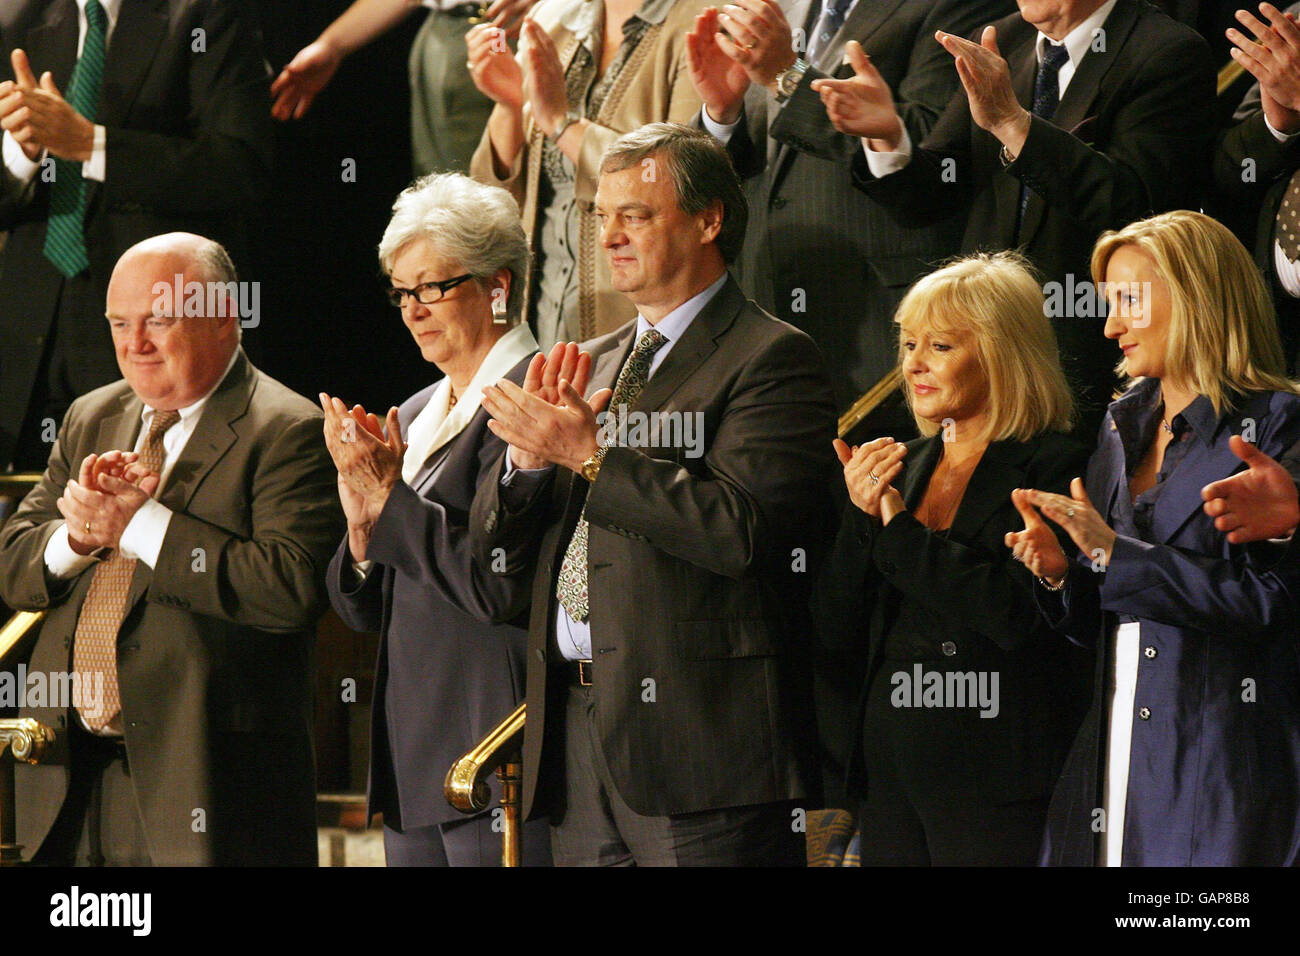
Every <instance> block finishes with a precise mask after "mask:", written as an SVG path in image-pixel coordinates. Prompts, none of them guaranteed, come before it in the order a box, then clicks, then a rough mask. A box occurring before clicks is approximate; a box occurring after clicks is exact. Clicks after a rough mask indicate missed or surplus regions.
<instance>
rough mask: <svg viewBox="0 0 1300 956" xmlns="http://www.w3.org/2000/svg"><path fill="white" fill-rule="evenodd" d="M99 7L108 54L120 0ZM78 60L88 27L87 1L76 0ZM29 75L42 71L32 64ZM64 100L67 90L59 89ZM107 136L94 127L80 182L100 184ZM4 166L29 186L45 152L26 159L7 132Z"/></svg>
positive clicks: (104, 165)
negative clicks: (88, 181) (104, 20)
mask: <svg viewBox="0 0 1300 956" xmlns="http://www.w3.org/2000/svg"><path fill="white" fill-rule="evenodd" d="M100 5H101V6H102V7H103V8H104V13H105V14H106V15H107V16H106V19H107V21H108V22H107V23H106V24H105V25H104V52H105V55H107V52H108V44H109V43H110V42H112V39H113V28H114V27H116V26H117V16H118V14H119V13H120V12H121V10H122V0H100ZM77 24H78V27H77V30H78V32H77V58H78V59H80V58H81V48H82V47H83V46H85V43H86V30H87V29H88V28H89V25H90V24H89V21H88V20H87V19H86V0H77ZM32 72H33V73H34V74H36V79H37V81H38V82H39V80H40V77H41V74H42V73H44V72H45V69H44V67H43V66H42V65H41V64H40V63H33V64H32ZM59 92H60V93H62V94H63V96H64V98H65V99H66V98H67V95H68V91H67V90H59ZM107 138H108V133H107V132H106V131H105V129H104V127H102V126H100V125H99V124H95V141H94V144H93V146H92V147H91V154H90V159H88V160H86V161H85V162H84V163H82V164H81V176H82V178H83V179H94V180H96V181H98V182H101V183H102V182H103V181H104V177H105V175H106V168H107V159H106V158H105V152H104V150H105V142H106V141H107ZM3 154H4V164H5V167H6V168H7V169H8V170H9V172H10V174H11V175H12V176H13V177H14V178H15V179H17V180H18V181H19V182H22V183H29V182H31V181H32V178H33V177H34V176H35V175H36V172H37V170H39V169H40V168H41V161H42V160H44V159H45V155H46V154H45V153H44V152H42V153H41V155H40V157H39V158H38V159H37V160H35V161H32V160H30V159H28V158H27V154H26V153H24V152H23V148H22V147H21V146H19V145H18V142H17V140H15V139H14V138H13V137H12V136H10V135H9V134H8V133H7V132H6V133H5V134H4V145H3Z"/></svg>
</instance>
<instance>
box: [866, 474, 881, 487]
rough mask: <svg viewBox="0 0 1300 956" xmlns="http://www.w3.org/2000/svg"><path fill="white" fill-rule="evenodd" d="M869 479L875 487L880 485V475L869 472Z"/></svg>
mask: <svg viewBox="0 0 1300 956" xmlns="http://www.w3.org/2000/svg"><path fill="white" fill-rule="evenodd" d="M867 477H868V478H870V479H871V483H872V484H873V485H878V484H880V476H879V475H877V474H874V473H872V472H870V471H869V472H867Z"/></svg>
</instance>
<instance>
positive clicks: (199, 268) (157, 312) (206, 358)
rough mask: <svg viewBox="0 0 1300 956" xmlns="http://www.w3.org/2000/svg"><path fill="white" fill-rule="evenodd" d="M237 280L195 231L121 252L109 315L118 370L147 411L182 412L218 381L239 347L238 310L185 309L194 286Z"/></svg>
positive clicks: (220, 253)
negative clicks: (197, 311)
mask: <svg viewBox="0 0 1300 956" xmlns="http://www.w3.org/2000/svg"><path fill="white" fill-rule="evenodd" d="M235 281H236V277H235V270H234V267H233V265H231V263H230V257H229V256H228V255H227V254H226V251H225V250H224V249H223V248H222V247H221V245H220V244H219V243H216V242H213V241H212V240H211V239H206V238H204V237H203V236H196V235H194V234H192V233H187V232H173V233H167V234H166V235H161V236H153V237H152V238H149V239H146V240H144V241H143V242H138V243H136V244H135V245H134V246H132V247H131V248H130V249H128V250H127V251H126V252H124V253H123V254H122V257H121V258H120V259H119V260H118V261H117V265H116V267H114V269H113V275H112V278H110V279H109V283H108V301H107V310H106V312H107V318H108V323H109V329H110V331H111V332H112V336H113V349H114V351H115V353H116V354H117V363H118V367H119V368H120V369H121V370H122V376H123V377H124V378H125V379H126V381H127V383H128V384H129V385H130V386H131V388H132V390H133V391H134V392H135V393H136V394H137V395H138V396H139V397H140V399H141V400H142V401H143V402H144V403H145V404H146V405H149V406H150V407H151V408H155V409H160V410H167V409H180V408H185V407H186V406H188V405H191V404H193V403H194V402H195V401H197V400H198V399H200V398H202V397H203V396H204V395H206V394H207V393H208V392H209V391H211V390H212V388H213V387H214V386H215V385H216V384H217V382H218V381H220V379H221V376H222V373H223V372H224V371H225V368H226V365H227V364H228V363H229V361H230V356H231V355H232V354H233V352H234V350H235V349H236V348H237V347H238V345H239V310H238V308H237V307H235V306H234V303H232V302H230V301H224V303H223V304H224V308H218V309H216V310H214V311H215V312H217V313H221V314H208V313H207V310H206V309H205V310H203V311H204V314H200V315H193V314H187V313H186V310H185V309H184V308H183V306H184V304H185V302H186V290H187V289H188V288H192V286H191V283H198V284H199V285H200V286H201V287H203V288H205V289H207V288H214V287H215V286H213V285H211V284H214V283H220V284H221V286H220V289H221V290H224V289H225V288H226V286H225V284H226V283H234V282H235ZM232 288H233V286H232ZM222 295H224V291H223V292H222ZM202 301H203V302H204V303H205V304H206V303H210V302H212V301H213V297H212V296H208V295H204V297H203V299H202Z"/></svg>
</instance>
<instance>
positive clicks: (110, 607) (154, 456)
mask: <svg viewBox="0 0 1300 956" xmlns="http://www.w3.org/2000/svg"><path fill="white" fill-rule="evenodd" d="M91 2H92V3H95V0H91ZM96 6H98V4H97V3H96ZM180 420H181V416H180V413H179V412H175V411H166V412H159V411H155V412H154V413H153V420H152V421H151V422H150V423H149V435H148V437H146V438H145V442H144V448H143V449H141V451H140V457H139V459H138V462H139V464H140V466H141V467H142V468H145V469H146V470H148V471H152V472H154V473H155V474H161V473H162V465H163V459H164V457H165V452H164V449H163V442H162V438H163V433H164V432H166V431H167V429H169V428H171V427H172V426H173V425H175V424H176V423H177V422H178V421H180ZM135 560H136V559H135V558H126V557H123V556H122V552H121V550H120V549H118V550H116V551H114V552H113V554H112V555H111V556H110V557H109V559H108V560H107V561H105V562H103V563H102V564H100V565H99V566H98V567H97V568H95V576H94V577H93V578H92V579H91V581H90V590H89V591H88V592H87V593H86V600H85V601H84V602H83V603H82V605H81V615H80V617H78V618H77V630H76V636H75V637H74V639H73V649H72V670H73V672H74V673H75V674H76V675H77V682H78V683H79V684H80V685H81V686H82V687H94V684H93V683H90V681H91V680H92V679H93V677H94V675H95V674H97V673H98V674H102V675H103V681H104V685H103V686H104V691H103V693H102V694H100V695H98V696H99V701H100V708H99V713H97V714H91V713H87V712H83V713H82V715H81V716H82V719H83V720H85V722H86V726H87V727H89V728H90V729H91V730H96V731H98V730H103V729H104V728H105V727H107V726H108V725H109V724H110V723H111V722H112V721H113V719H114V718H115V717H117V715H118V714H120V713H121V712H122V695H121V692H120V691H119V689H118V685H117V632H118V631H119V630H121V628H122V619H123V618H124V617H125V616H126V599H127V594H128V592H129V591H130V590H131V577H132V576H133V575H134V574H135ZM83 693H84V692H83ZM82 699H83V700H85V699H86V698H85V697H83V698H82ZM91 699H94V698H93V697H92V698H91Z"/></svg>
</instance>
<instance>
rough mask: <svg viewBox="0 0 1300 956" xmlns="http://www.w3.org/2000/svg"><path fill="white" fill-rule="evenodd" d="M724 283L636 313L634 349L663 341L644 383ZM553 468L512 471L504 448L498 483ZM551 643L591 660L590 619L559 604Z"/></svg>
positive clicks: (569, 656) (565, 653) (568, 656)
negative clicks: (663, 308) (655, 313)
mask: <svg viewBox="0 0 1300 956" xmlns="http://www.w3.org/2000/svg"><path fill="white" fill-rule="evenodd" d="M726 281H727V273H725V272H724V273H723V274H722V275H721V276H719V277H718V279H717V280H716V281H715V282H714V283H713V284H712V285H710V286H709V287H708V288H707V289H705V290H704V291H703V292H701V293H699V294H698V295H695V296H693V297H692V298H689V299H687V300H686V301H685V302H683V303H682V304H681V305H679V306H678V307H677V308H675V309H673V310H672V311H671V312H669V313H668V314H667V315H665V316H664V317H663V318H662V319H660V320H659V321H658V322H654V323H652V322H650V320H649V319H647V318H646V317H645V316H643V315H641V314H640V313H638V314H637V317H636V335H635V337H634V338H633V340H632V341H633V346H634V347H635V343H636V342H639V341H641V336H643V335H645V333H647V332H649V331H650V330H651V329H652V328H653V329H657V330H658V331H659V334H660V335H662V336H663V337H664V338H665V339H667V341H666V342H664V344H663V345H661V346H659V349H658V351H656V352H655V354H654V356H653V357H652V358H651V359H650V370H649V372H648V374H647V375H646V380H647V381H649V380H650V379H651V378H653V377H654V374H655V372H656V371H657V370H658V368H659V366H660V365H662V364H663V362H664V359H665V358H667V357H668V353H669V352H671V351H672V349H673V346H674V345H675V344H676V343H677V340H678V339H680V338H681V337H682V335H683V333H685V331H686V330H687V329H688V328H690V325H691V323H692V322H694V321H695V317H696V316H697V315H699V314H700V312H701V311H702V310H703V309H704V307H705V306H706V305H708V304H709V302H711V301H712V299H713V297H714V296H715V295H717V294H718V291H719V290H720V289H721V288H722V286H723V284H724V283H725V282H726ZM554 468H555V466H554V465H549V466H547V467H546V468H534V469H530V470H525V469H522V468H521V469H516V468H515V467H514V465H513V464H511V462H510V451H509V449H507V450H506V466H505V473H504V474H503V475H502V476H501V483H502V484H504V485H510V484H513V482H514V481H515V476H516V475H518V477H519V480H521V481H537V480H540V478H541V477H542V476H543V475H545V474H547V473H548V472H550V471H551V470H552V469H554ZM555 640H556V643H557V644H559V647H560V655H561V656H562V657H563V658H564V659H565V660H568V661H586V660H591V622H590V619H588V620H586V621H575V620H574V619H573V618H572V617H570V616H569V612H568V611H566V610H565V609H564V605H563V604H559V605H558V606H557V607H556V614H555Z"/></svg>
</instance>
